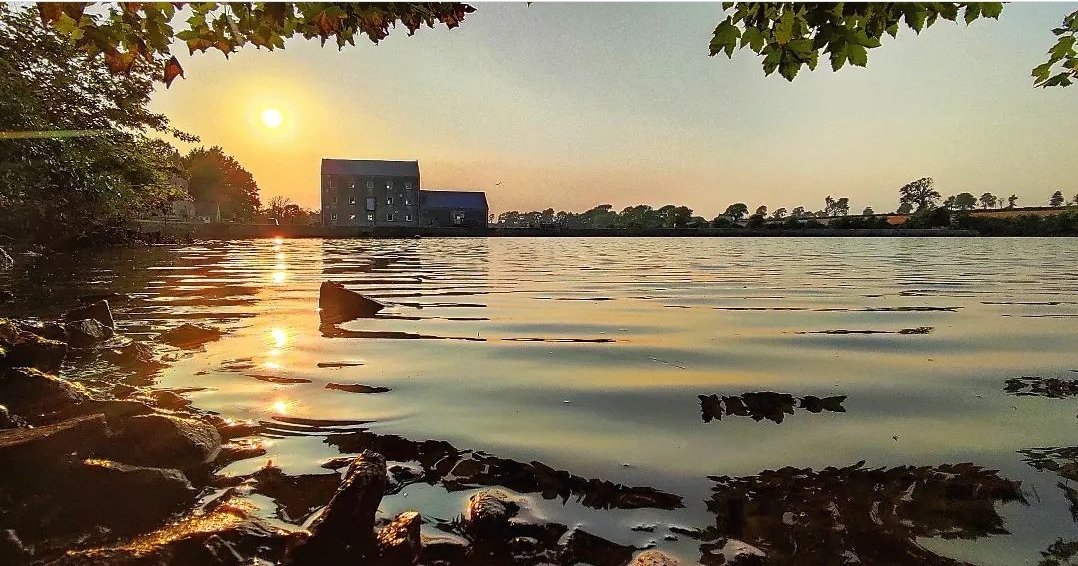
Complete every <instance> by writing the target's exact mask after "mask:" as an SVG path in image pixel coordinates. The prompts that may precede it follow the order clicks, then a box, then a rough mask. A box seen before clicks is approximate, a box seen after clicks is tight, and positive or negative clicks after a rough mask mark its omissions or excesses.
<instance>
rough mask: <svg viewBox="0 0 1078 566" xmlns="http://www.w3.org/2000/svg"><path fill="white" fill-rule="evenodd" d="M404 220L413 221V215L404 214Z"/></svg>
mask: <svg viewBox="0 0 1078 566" xmlns="http://www.w3.org/2000/svg"><path fill="white" fill-rule="evenodd" d="M404 221H405V222H411V221H412V215H411V214H405V215H404Z"/></svg>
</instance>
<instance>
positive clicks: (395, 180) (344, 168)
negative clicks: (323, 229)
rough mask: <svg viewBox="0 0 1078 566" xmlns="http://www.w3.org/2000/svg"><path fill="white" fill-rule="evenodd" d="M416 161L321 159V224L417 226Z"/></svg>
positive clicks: (417, 175) (417, 191)
mask: <svg viewBox="0 0 1078 566" xmlns="http://www.w3.org/2000/svg"><path fill="white" fill-rule="evenodd" d="M419 182H420V181H419V162H418V161H381V160H375V159H323V160H322V225H323V226H418V225H419Z"/></svg>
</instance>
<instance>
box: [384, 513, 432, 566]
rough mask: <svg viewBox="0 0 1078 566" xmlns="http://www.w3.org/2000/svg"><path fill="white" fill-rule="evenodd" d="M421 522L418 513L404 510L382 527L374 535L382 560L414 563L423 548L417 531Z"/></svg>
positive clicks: (394, 563) (393, 562)
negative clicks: (376, 534)
mask: <svg viewBox="0 0 1078 566" xmlns="http://www.w3.org/2000/svg"><path fill="white" fill-rule="evenodd" d="M422 524H423V519H422V517H420V515H419V513H416V512H415V511H406V512H404V513H401V514H400V515H397V516H396V518H394V519H393V520H392V521H390V523H389V524H388V525H386V526H385V527H382V530H380V531H378V536H376V537H375V546H376V547H377V550H378V556H379V557H380V558H381V559H382V561H383V562H384V563H385V564H390V565H398V564H401V565H404V564H408V565H410V564H415V563H416V562H417V561H418V560H419V553H420V551H422V550H423V540H422V538H421V536H420V533H419V528H420V526H421V525H422Z"/></svg>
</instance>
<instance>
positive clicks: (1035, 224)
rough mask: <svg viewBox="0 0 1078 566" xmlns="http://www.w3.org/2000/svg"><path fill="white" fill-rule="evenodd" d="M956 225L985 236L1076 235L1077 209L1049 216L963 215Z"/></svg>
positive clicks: (1077, 233) (1077, 232)
mask: <svg viewBox="0 0 1078 566" xmlns="http://www.w3.org/2000/svg"><path fill="white" fill-rule="evenodd" d="M956 226H957V227H958V228H963V229H967V230H976V231H977V232H979V233H981V234H983V235H985V236H1078V211H1071V210H1070V209H1067V210H1065V211H1061V212H1060V213H1059V214H1053V215H1050V216H1036V215H1024V216H1018V217H1015V218H999V217H992V216H965V217H959V218H957V219H956Z"/></svg>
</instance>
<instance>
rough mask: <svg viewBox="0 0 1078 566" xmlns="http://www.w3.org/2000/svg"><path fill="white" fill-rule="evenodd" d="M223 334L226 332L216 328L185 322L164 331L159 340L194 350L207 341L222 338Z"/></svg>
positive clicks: (158, 337)
mask: <svg viewBox="0 0 1078 566" xmlns="http://www.w3.org/2000/svg"><path fill="white" fill-rule="evenodd" d="M222 335H224V332H221V331H220V330H217V329H216V328H210V327H208V326H199V325H197V324H190V323H186V322H185V323H183V324H181V325H179V326H177V327H176V328H173V329H172V330H166V331H165V332H162V333H161V334H160V335H158V336H157V341H158V342H163V343H165V344H168V345H170V346H175V347H177V348H183V349H185V350H193V349H195V348H198V347H199V346H201V345H203V344H205V343H207V342H213V341H214V340H218V339H220V338H221V336H222Z"/></svg>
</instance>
